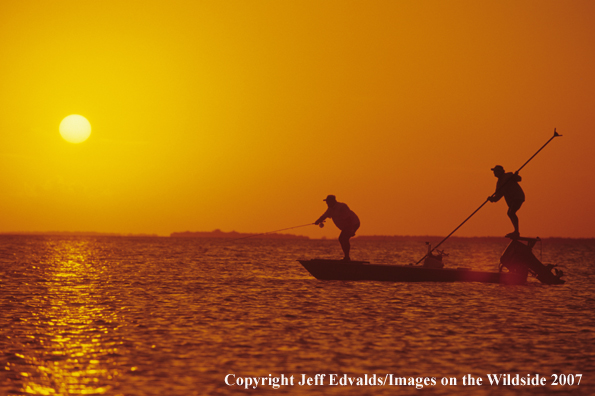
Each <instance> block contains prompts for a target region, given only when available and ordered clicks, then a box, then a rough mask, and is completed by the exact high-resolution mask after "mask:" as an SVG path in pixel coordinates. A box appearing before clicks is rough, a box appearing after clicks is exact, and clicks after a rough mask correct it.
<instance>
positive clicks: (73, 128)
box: [60, 114, 91, 143]
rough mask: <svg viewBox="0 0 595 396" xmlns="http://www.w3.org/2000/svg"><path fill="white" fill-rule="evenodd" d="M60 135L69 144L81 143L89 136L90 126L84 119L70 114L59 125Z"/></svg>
mask: <svg viewBox="0 0 595 396" xmlns="http://www.w3.org/2000/svg"><path fill="white" fill-rule="evenodd" d="M60 135H62V137H63V138H64V140H66V141H67V142H70V143H81V142H84V141H85V140H87V139H88V138H89V136H90V135H91V124H90V123H89V121H87V119H86V118H85V117H83V116H82V115H78V114H71V115H69V116H68V117H65V118H64V119H63V120H62V122H61V123H60Z"/></svg>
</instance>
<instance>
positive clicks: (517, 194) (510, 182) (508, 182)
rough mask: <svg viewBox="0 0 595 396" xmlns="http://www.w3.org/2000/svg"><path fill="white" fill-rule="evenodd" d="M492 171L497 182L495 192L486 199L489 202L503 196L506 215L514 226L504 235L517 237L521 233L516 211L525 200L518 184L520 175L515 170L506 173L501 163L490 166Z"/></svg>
mask: <svg viewBox="0 0 595 396" xmlns="http://www.w3.org/2000/svg"><path fill="white" fill-rule="evenodd" d="M492 171H494V176H496V177H497V178H498V182H497V183H496V192H495V193H494V194H492V195H491V196H490V197H489V198H488V200H489V201H490V202H498V201H499V200H500V198H502V197H504V200H505V201H506V204H507V205H508V212H507V214H508V217H509V218H510V221H511V222H512V225H513V226H514V231H513V232H511V233H509V234H506V237H507V238H518V237H519V236H520V235H521V234H520V233H519V218H518V217H517V215H516V212H517V211H518V210H519V209H520V208H521V205H522V204H523V202H525V193H524V192H523V189H522V188H521V186H520V185H519V182H520V181H521V177H520V176H519V175H518V174H517V173H516V172H515V173H512V172H508V173H506V172H505V171H504V168H503V167H502V166H501V165H496V166H495V167H493V168H492Z"/></svg>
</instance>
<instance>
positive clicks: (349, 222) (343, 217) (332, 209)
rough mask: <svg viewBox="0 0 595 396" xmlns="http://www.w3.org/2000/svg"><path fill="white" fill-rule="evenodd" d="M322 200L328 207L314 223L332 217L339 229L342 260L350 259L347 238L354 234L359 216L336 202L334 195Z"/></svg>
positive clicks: (357, 226) (349, 245)
mask: <svg viewBox="0 0 595 396" xmlns="http://www.w3.org/2000/svg"><path fill="white" fill-rule="evenodd" d="M323 201H326V204H327V205H328V209H327V210H326V212H324V214H323V215H322V216H320V217H319V218H318V220H316V222H315V223H314V224H316V225H318V224H320V223H322V222H323V221H324V220H325V219H326V218H329V217H330V218H331V219H333V223H335V225H336V226H337V228H339V229H340V230H341V234H340V235H339V242H340V243H341V248H342V249H343V253H344V254H345V257H344V258H343V260H351V258H350V257H349V250H350V249H351V244H350V243H349V239H350V238H351V237H353V236H355V232H356V231H357V229H358V228H359V218H358V217H357V215H356V214H355V213H354V212H353V211H352V210H351V209H349V206H347V205H346V204H344V203H342V202H337V198H335V196H334V195H329V196H328V197H326V198H325V199H323Z"/></svg>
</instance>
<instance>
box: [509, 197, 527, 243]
mask: <svg viewBox="0 0 595 396" xmlns="http://www.w3.org/2000/svg"><path fill="white" fill-rule="evenodd" d="M522 204H523V202H522V201H521V202H511V203H510V205H509V206H508V212H507V213H506V214H507V215H508V217H509V218H510V221H511V222H512V225H513V226H514V232H515V233H516V234H518V235H520V233H519V218H518V216H517V215H516V212H517V211H518V210H519V209H520V208H521V205H522Z"/></svg>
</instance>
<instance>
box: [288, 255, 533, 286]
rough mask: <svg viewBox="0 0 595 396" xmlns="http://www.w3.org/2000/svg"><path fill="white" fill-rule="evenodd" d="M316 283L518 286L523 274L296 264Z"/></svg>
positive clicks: (363, 264) (339, 262)
mask: <svg viewBox="0 0 595 396" xmlns="http://www.w3.org/2000/svg"><path fill="white" fill-rule="evenodd" d="M298 261H299V262H300V263H301V264H302V265H303V266H304V268H306V270H308V272H309V273H310V274H312V276H314V277H315V278H316V279H320V280H342V281H380V282H483V283H503V284H512V285H522V284H525V283H526V281H527V274H526V273H524V274H523V273H515V272H487V271H473V270H470V269H465V268H457V269H454V268H427V267H422V266H413V265H385V264H370V263H368V262H365V261H344V260H321V259H313V260H298Z"/></svg>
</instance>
